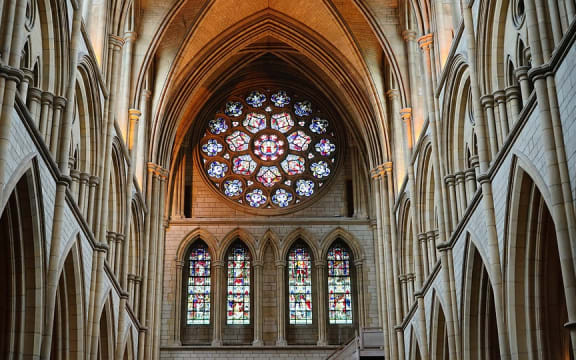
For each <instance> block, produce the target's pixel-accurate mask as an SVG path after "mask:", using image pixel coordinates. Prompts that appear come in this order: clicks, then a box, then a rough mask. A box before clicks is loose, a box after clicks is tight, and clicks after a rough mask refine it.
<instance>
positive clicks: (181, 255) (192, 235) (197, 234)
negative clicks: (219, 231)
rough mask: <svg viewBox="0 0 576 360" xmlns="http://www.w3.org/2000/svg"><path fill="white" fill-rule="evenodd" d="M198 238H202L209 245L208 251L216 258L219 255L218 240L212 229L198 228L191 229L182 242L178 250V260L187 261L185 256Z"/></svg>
mask: <svg viewBox="0 0 576 360" xmlns="http://www.w3.org/2000/svg"><path fill="white" fill-rule="evenodd" d="M197 240H202V241H203V242H204V243H205V244H206V245H207V246H208V251H210V254H211V255H212V256H213V257H214V260H216V256H218V251H217V250H216V249H217V247H218V240H217V239H216V237H215V236H214V235H212V233H211V232H210V231H208V230H206V229H201V228H196V229H194V230H192V231H190V232H189V233H188V234H187V235H186V236H185V237H184V239H183V240H182V241H181V242H180V245H179V246H178V250H176V261H186V259H185V257H186V254H187V253H188V250H189V249H190V247H191V246H193V245H194V243H195V242H196V241H197Z"/></svg>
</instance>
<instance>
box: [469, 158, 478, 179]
mask: <svg viewBox="0 0 576 360" xmlns="http://www.w3.org/2000/svg"><path fill="white" fill-rule="evenodd" d="M470 165H472V168H474V172H475V173H476V179H478V176H480V159H478V155H472V156H470Z"/></svg>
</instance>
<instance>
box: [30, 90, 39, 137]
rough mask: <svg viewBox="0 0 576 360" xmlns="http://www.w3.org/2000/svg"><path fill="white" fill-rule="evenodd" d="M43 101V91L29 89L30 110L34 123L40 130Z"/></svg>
mask: <svg viewBox="0 0 576 360" xmlns="http://www.w3.org/2000/svg"><path fill="white" fill-rule="evenodd" d="M41 99H42V90H40V89H38V88H35V87H31V88H28V99H27V100H28V110H30V115H31V116H32V121H33V122H34V125H35V126H36V129H38V130H39V125H40V124H39V123H40V109H41V102H40V101H41Z"/></svg>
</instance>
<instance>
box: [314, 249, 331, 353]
mask: <svg viewBox="0 0 576 360" xmlns="http://www.w3.org/2000/svg"><path fill="white" fill-rule="evenodd" d="M314 267H315V268H316V287H317V288H318V290H319V291H318V301H317V302H316V304H317V305H318V306H317V309H318V311H317V314H318V343H317V345H318V346H326V344H327V341H326V324H327V322H328V321H327V311H326V303H327V302H328V300H327V299H328V297H327V296H328V295H327V294H326V293H325V292H324V291H323V289H324V288H325V286H324V283H325V282H326V261H323V260H320V261H318V260H317V261H315V262H314Z"/></svg>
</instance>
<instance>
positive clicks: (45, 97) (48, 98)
mask: <svg viewBox="0 0 576 360" xmlns="http://www.w3.org/2000/svg"><path fill="white" fill-rule="evenodd" d="M40 99H41V101H42V104H43V105H45V104H52V101H53V100H54V95H53V94H52V93H51V92H49V91H42V95H41V96H40Z"/></svg>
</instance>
